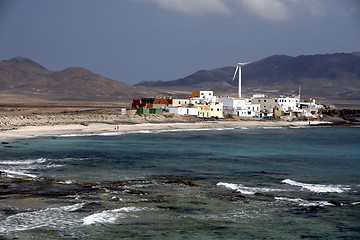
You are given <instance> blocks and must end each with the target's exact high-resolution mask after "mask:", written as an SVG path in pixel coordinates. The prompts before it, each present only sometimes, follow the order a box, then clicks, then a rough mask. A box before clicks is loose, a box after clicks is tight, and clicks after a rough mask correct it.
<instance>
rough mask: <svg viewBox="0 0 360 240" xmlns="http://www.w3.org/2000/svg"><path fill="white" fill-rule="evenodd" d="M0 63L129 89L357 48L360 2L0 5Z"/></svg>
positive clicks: (4, 0)
mask: <svg viewBox="0 0 360 240" xmlns="http://www.w3.org/2000/svg"><path fill="white" fill-rule="evenodd" d="M0 46H1V47H0V60H8V59H11V58H13V57H16V56H21V57H26V58H30V59H32V60H34V61H36V62H38V63H39V64H41V65H43V66H45V67H46V68H48V69H49V70H54V71H60V70H63V69H65V68H68V67H84V68H87V69H89V70H90V71H92V72H95V73H98V74H101V75H103V76H105V77H108V78H111V79H114V80H118V81H121V82H124V83H128V84H136V83H138V82H141V81H157V80H163V81H169V80H175V79H179V78H182V77H186V76H188V75H190V74H192V73H194V72H196V71H199V70H203V69H206V70H209V69H214V68H220V67H224V66H235V65H236V63H237V62H254V61H258V60H261V59H263V58H265V57H269V56H271V55H280V54H285V55H289V56H299V55H313V54H331V53H350V52H354V51H360V0H0Z"/></svg>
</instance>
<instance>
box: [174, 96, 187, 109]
mask: <svg viewBox="0 0 360 240" xmlns="http://www.w3.org/2000/svg"><path fill="white" fill-rule="evenodd" d="M189 104H190V100H189V99H180V98H179V99H176V98H175V99H172V107H187V106H188V105H189Z"/></svg>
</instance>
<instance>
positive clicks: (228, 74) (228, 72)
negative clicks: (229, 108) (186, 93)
mask: <svg viewBox="0 0 360 240" xmlns="http://www.w3.org/2000/svg"><path fill="white" fill-rule="evenodd" d="M234 70H235V67H223V68H218V69H213V70H202V71H198V72H196V73H194V74H192V75H190V76H187V77H184V78H182V79H178V80H174V81H155V82H141V83H139V84H137V86H146V87H154V88H160V89H175V88H177V89H184V90H193V89H194V90H197V89H202V90H214V91H216V92H217V93H221V94H228V95H235V94H236V93H237V84H238V83H237V81H236V80H235V81H232V77H233V74H234ZM242 73H243V74H242V76H243V78H242V79H243V81H242V83H243V92H244V94H245V96H246V95H248V96H249V95H251V94H253V93H270V94H291V93H297V92H298V89H299V85H300V86H301V93H302V96H304V97H315V98H318V99H326V100H329V101H359V100H360V54H359V53H338V54H326V55H309V56H298V57H290V56H285V55H276V56H271V57H268V58H265V59H262V60H259V61H256V62H253V63H251V64H248V65H246V66H244V67H243V71H242Z"/></svg>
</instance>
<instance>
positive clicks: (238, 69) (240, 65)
mask: <svg viewBox="0 0 360 240" xmlns="http://www.w3.org/2000/svg"><path fill="white" fill-rule="evenodd" d="M249 63H250V62H246V63H238V64H237V65H236V69H235V73H234V77H233V81H234V80H235V76H236V73H237V72H238V71H239V98H241V68H242V67H243V66H245V65H247V64H249Z"/></svg>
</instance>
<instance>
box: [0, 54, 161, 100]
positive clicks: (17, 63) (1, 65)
mask: <svg viewBox="0 0 360 240" xmlns="http://www.w3.org/2000/svg"><path fill="white" fill-rule="evenodd" d="M0 85H1V89H0V102H1V100H3V101H6V100H7V101H11V102H14V101H15V102H20V103H24V102H25V103H26V102H28V101H30V102H63V101H68V102H71V101H84V102H86V101H91V102H117V101H124V100H129V99H132V98H133V97H142V96H152V95H153V94H161V92H160V91H156V90H153V89H151V90H149V89H146V88H143V87H135V86H131V85H128V84H125V83H122V82H119V81H115V80H112V79H109V78H106V77H103V76H101V75H99V74H96V73H93V72H91V71H89V70H87V69H85V68H81V67H71V68H67V69H64V70H62V71H50V70H48V69H46V68H45V67H43V66H42V65H40V64H38V63H36V62H34V61H33V60H31V59H28V58H23V57H15V58H12V59H10V60H4V61H0Z"/></svg>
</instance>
